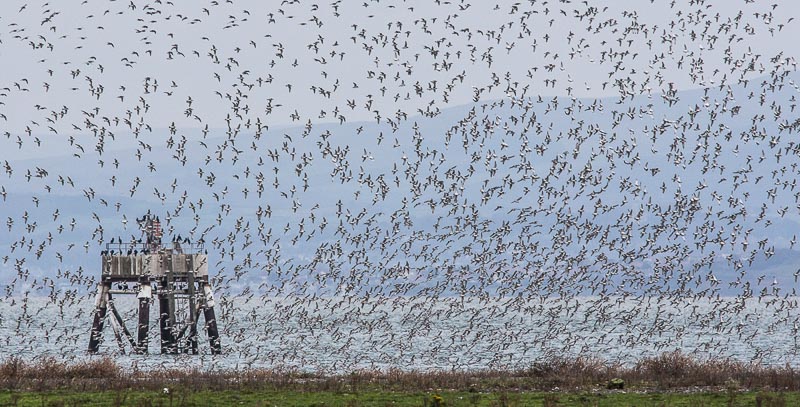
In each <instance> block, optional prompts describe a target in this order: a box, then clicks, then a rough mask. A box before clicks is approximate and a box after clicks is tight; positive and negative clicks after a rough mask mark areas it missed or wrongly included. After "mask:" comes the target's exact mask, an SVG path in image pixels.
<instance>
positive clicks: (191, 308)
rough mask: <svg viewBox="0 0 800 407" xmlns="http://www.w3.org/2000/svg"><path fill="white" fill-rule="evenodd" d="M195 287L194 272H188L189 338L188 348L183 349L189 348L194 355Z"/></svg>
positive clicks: (195, 350) (195, 325)
mask: <svg viewBox="0 0 800 407" xmlns="http://www.w3.org/2000/svg"><path fill="white" fill-rule="evenodd" d="M196 287H197V284H196V283H195V281H194V273H189V276H188V287H187V288H188V290H189V292H188V294H189V338H188V345H189V346H188V348H187V349H186V350H185V351H184V352H186V353H188V352H189V350H191V352H192V354H193V355H196V354H197V353H198V352H197V305H196V304H195V303H196V302H197V301H196V295H197V292H196V290H195V289H196Z"/></svg>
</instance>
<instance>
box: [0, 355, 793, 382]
mask: <svg viewBox="0 0 800 407" xmlns="http://www.w3.org/2000/svg"><path fill="white" fill-rule="evenodd" d="M615 378H618V379H622V380H624V381H625V387H626V388H639V389H654V390H661V391H671V390H678V389H681V390H686V389H692V388H693V389H696V390H703V389H705V390H708V389H712V390H725V389H729V388H731V386H735V387H736V388H737V389H741V390H774V391H780V390H784V391H798V390H800V371H798V370H797V369H794V368H792V367H790V366H788V365H787V366H781V367H774V366H763V365H759V364H755V363H744V362H739V361H735V360H731V359H709V360H700V359H697V358H694V357H691V356H689V355H686V354H683V353H680V352H669V353H663V354H661V355H658V356H656V357H650V358H643V359H641V360H639V361H638V362H636V363H635V364H633V365H622V364H619V363H612V362H607V361H604V360H602V359H600V358H592V357H575V358H550V359H548V360H545V361H542V362H539V363H535V364H533V365H531V366H530V367H528V368H526V369H520V370H474V371H403V370H399V369H389V370H384V371H377V370H357V371H353V372H351V373H349V374H335V375H330V374H324V373H308V372H303V371H300V370H297V369H288V368H275V369H240V370H224V369H222V370H214V371H204V370H199V369H157V370H148V371H143V370H130V369H125V368H123V367H121V366H120V365H118V364H117V363H116V362H115V361H114V360H113V359H111V358H107V357H106V358H92V359H88V360H86V361H80V362H66V361H62V360H57V359H55V358H50V357H44V358H37V359H35V360H33V361H26V360H23V359H20V358H17V357H10V358H8V359H6V360H4V361H2V362H0V388H2V389H16V390H35V391H45V390H56V389H72V390H84V391H90V390H120V389H134V390H159V389H162V388H164V387H170V388H175V389H186V390H191V391H199V390H275V391H347V392H351V391H365V390H385V391H431V390H439V389H444V390H462V391H476V392H477V391H512V392H513V391H551V390H554V389H556V388H558V389H559V390H561V391H581V390H586V389H592V388H594V389H597V388H604V387H605V385H606V384H607V383H608V381H609V380H611V379H615Z"/></svg>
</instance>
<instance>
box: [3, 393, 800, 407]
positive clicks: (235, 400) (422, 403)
mask: <svg viewBox="0 0 800 407" xmlns="http://www.w3.org/2000/svg"><path fill="white" fill-rule="evenodd" d="M436 395H439V396H440V397H438V398H437V397H436ZM0 405H2V406H38V407H40V406H173V407H178V406H264V407H266V406H287V407H289V406H326V407H328V406H331V407H332V406H353V407H356V406H358V407H361V406H364V407H366V406H380V407H384V406H395V407H402V406H419V407H445V406H447V407H460V406H464V407H467V406H498V407H499V406H509V407H510V406H598V407H604V406H609V407H612V406H614V407H616V406H637V407H647V406H653V407H661V406H665V407H666V406H687V407H690V406H691V407H700V406H761V407H783V406H797V405H800V392H787V393H764V392H744V393H739V392H720V393H693V394H681V393H620V392H614V393H603V394H590V393H575V394H572V393H544V392H520V393H516V392H508V393H506V392H503V393H500V392H493V393H471V392H454V391H444V392H390V391H369V392H362V393H342V392H302V391H233V390H225V391H213V392H212V391H196V392H190V391H181V390H179V389H172V390H171V391H170V394H169V395H165V394H163V393H162V392H157V391H141V390H137V391H132V390H131V391H94V392H71V391H54V392H26V391H21V392H16V391H14V392H12V391H3V392H2V393H0Z"/></svg>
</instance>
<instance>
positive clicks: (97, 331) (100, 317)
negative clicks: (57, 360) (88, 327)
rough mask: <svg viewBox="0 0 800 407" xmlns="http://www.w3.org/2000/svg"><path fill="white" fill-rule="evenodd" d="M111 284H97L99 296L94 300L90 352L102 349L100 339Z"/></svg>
mask: <svg viewBox="0 0 800 407" xmlns="http://www.w3.org/2000/svg"><path fill="white" fill-rule="evenodd" d="M110 289H111V285H110V284H108V283H106V282H102V283H100V284H98V286H97V297H95V300H94V321H93V322H92V332H91V334H90V336H89V353H97V351H98V350H99V349H100V339H101V338H102V336H103V323H104V321H105V319H106V310H107V309H108V302H107V301H108V291H109V290H110Z"/></svg>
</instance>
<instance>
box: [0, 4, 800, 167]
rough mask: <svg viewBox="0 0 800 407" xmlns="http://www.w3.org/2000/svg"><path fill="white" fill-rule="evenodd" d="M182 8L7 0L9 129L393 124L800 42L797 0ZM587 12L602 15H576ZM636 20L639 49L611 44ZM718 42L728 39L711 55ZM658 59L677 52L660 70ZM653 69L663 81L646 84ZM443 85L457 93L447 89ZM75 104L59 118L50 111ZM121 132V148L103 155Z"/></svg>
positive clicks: (704, 75)
mask: <svg viewBox="0 0 800 407" xmlns="http://www.w3.org/2000/svg"><path fill="white" fill-rule="evenodd" d="M175 3H178V4H172V2H166V1H155V2H153V1H133V2H131V1H110V2H108V1H96V0H88V1H83V2H77V1H75V2H71V3H70V6H69V7H65V5H64V4H63V3H61V2H58V3H56V2H52V1H51V2H44V1H29V0H12V1H3V2H2V4H0V72H3V75H2V77H0V82H1V83H0V88H4V90H3V91H2V93H1V94H0V102H2V105H0V113H2V114H3V115H4V116H5V117H4V118H2V117H0V129H2V131H3V133H5V132H8V133H10V134H12V135H14V136H17V135H22V136H26V135H27V132H28V131H29V132H30V133H31V134H34V135H35V134H38V135H40V140H41V137H48V138H51V139H52V138H56V137H58V138H65V137H69V136H70V135H72V136H75V137H79V136H80V134H82V133H84V132H85V131H86V126H85V125H84V124H85V123H84V120H85V119H86V118H87V117H86V115H85V114H84V113H82V111H85V112H87V113H97V115H96V118H94V119H93V121H98V120H101V121H102V117H106V118H108V121H107V122H105V123H100V124H102V125H104V127H106V128H107V129H108V130H109V131H112V132H114V133H116V134H121V133H124V132H126V131H130V130H131V128H132V126H127V125H125V123H124V120H123V119H124V118H125V117H126V115H129V114H130V113H127V112H131V113H133V112H135V110H136V107H137V106H139V107H140V109H141V111H143V110H144V106H145V105H147V107H148V109H147V113H146V115H144V114H142V113H140V114H139V115H138V117H139V120H141V121H142V123H146V124H147V125H149V126H150V127H151V128H165V127H168V126H170V125H171V124H172V123H175V125H176V126H177V127H178V128H180V129H189V128H203V127H204V126H209V127H210V128H212V129H214V128H224V127H226V126H227V122H226V121H225V117H226V115H227V114H228V113H229V112H230V111H231V107H232V106H233V105H235V104H238V105H239V106H240V107H242V109H244V108H245V106H247V111H246V112H245V111H244V110H242V111H240V114H241V116H242V120H238V118H233V119H234V120H233V121H234V123H239V122H240V123H246V121H247V119H250V120H251V122H252V123H254V122H255V121H256V119H260V121H261V123H262V124H263V125H268V126H272V127H275V126H280V125H290V124H292V123H294V124H304V123H306V122H307V121H308V120H312V121H313V122H314V123H320V122H338V116H337V115H335V114H334V113H333V112H334V110H337V108H338V112H339V114H342V115H344V116H345V117H346V119H347V121H351V122H352V121H360V120H370V121H371V120H376V118H375V116H376V114H375V111H379V112H380V114H381V115H382V116H383V117H391V115H392V114H395V113H398V111H400V112H404V113H407V114H409V115H414V114H417V109H424V108H425V107H426V106H433V107H438V108H444V107H447V106H455V105H461V104H465V103H469V102H471V101H472V100H473V98H474V97H476V93H475V89H477V88H484V91H483V92H482V93H480V94H479V95H477V98H479V99H481V100H490V99H499V98H502V97H504V89H505V88H506V85H505V81H506V77H508V78H509V80H510V82H512V83H514V82H515V83H517V84H518V85H519V86H517V88H518V89H522V88H523V87H525V86H527V87H528V90H527V95H528V96H532V95H546V96H547V95H559V96H566V95H568V94H571V95H574V96H579V97H596V96H615V95H618V94H619V92H618V90H617V89H616V88H615V87H614V86H613V81H614V80H616V79H618V78H620V77H630V78H633V79H634V80H636V82H637V86H645V87H647V88H652V92H653V93H655V94H660V92H661V91H662V89H664V88H665V87H666V84H667V83H670V82H671V83H673V84H674V86H675V87H676V88H677V89H686V88H695V87H702V84H703V83H704V84H710V83H711V81H712V80H716V81H719V80H720V79H721V78H722V77H723V75H726V74H728V75H730V72H728V71H729V70H728V64H727V63H725V62H724V61H723V58H724V56H725V52H724V51H725V49H726V48H727V47H728V44H729V42H728V41H729V40H730V38H729V37H730V35H731V34H734V33H735V34H736V35H739V34H741V33H742V32H747V33H750V34H747V35H746V36H744V37H742V38H741V39H740V38H738V37H737V38H734V39H733V41H732V42H731V43H730V44H731V45H730V53H731V55H733V56H737V57H738V56H741V55H744V54H746V53H748V52H750V53H753V54H760V55H762V57H761V61H762V62H763V63H767V62H768V58H770V57H773V56H775V55H776V54H778V53H781V52H783V56H784V57H790V56H793V54H792V47H791V45H792V44H793V41H794V40H795V39H796V38H800V28H798V23H797V21H791V22H788V20H789V19H790V17H792V16H794V15H796V14H797V12H798V11H800V4H798V2H795V1H776V2H774V5H773V2H769V4H767V3H765V2H746V1H706V2H702V3H701V4H700V5H698V4H697V3H700V2H697V3H696V2H688V1H677V2H668V1H655V2H646V1H635V2H634V1H626V2H622V1H617V2H588V3H586V2H577V1H573V2H565V1H549V2H546V1H533V2H517V3H511V2H483V1H480V2H477V1H476V2H464V1H462V2H457V1H454V2H431V1H366V2H355V1H354V2H350V1H346V2H335V3H330V2H320V3H315V2H312V1H296V2H286V1H284V2H281V3H278V2H277V1H275V2H262V1H222V0H220V1H210V2H209V1H203V2H189V3H181V2H175ZM587 4H588V5H587ZM593 10H594V11H597V13H596V14H594V15H593V17H592V19H591V20H590V18H589V17H580V15H582V14H588V15H591V14H593ZM697 13H700V15H701V17H702V18H697V15H698V14H697ZM739 13H741V14H742V16H741V19H739V20H738V28H735V27H733V26H735V25H736V24H737V22H736V20H735V19H736V17H737V15H738V14H739ZM633 16H635V18H634V17H633ZM704 21H712V22H713V24H711V25H710V26H708V27H706V26H705V25H704V23H703V22H704ZM523 22H524V23H525V24H524V25H523V24H522V23H523ZM673 22H674V24H673ZM726 22H730V24H732V27H731V28H732V29H731V31H730V34H729V33H726V32H724V30H723V29H724V26H725V24H726ZM770 27H771V29H770ZM775 27H778V28H777V29H775ZM587 28H591V31H589V30H587ZM624 30H628V37H629V38H631V39H632V40H633V41H632V42H631V43H630V44H628V43H627V42H625V41H623V42H616V41H614V40H613V38H618V37H619V33H620V32H623V31H624ZM704 31H705V33H704ZM710 36H717V37H718V39H717V40H716V42H714V43H715V44H716V46H714V47H713V48H712V47H711V46H710V45H709V44H710V42H711V41H709V37H710ZM666 39H669V40H670V42H671V44H672V45H671V46H668V45H667V44H668V43H667V42H665V40H666ZM393 44H396V45H393ZM395 47H396V48H397V49H395ZM626 51H627V52H629V54H628V56H626V57H625V58H624V62H623V63H622V64H621V65H620V67H621V68H622V70H621V71H619V72H617V73H616V74H614V77H613V78H611V77H610V75H609V72H613V71H614V65H615V63H616V62H617V61H618V60H619V59H614V57H613V56H611V55H612V54H613V53H619V52H626ZM670 52H672V54H671V55H670V54H669V53H670ZM662 53H663V54H667V58H666V59H667V60H669V61H668V63H667V64H665V65H664V66H660V65H661V62H658V63H655V64H654V63H653V57H654V56H658V55H661V54H662ZM446 54H447V55H446ZM487 55H491V57H492V59H493V60H492V63H491V66H489V63H488V61H487V59H486V56H487ZM633 55H636V56H635V57H634V56H633ZM682 57H685V58H684V61H683V63H684V65H682V68H680V69H678V68H677V65H674V64H676V63H677V62H676V61H678V60H680V59H681V58H682ZM695 58H697V59H700V60H702V63H701V64H700V65H701V66H702V67H703V70H702V71H701V72H700V71H696V73H697V74H698V76H697V77H696V78H695V80H693V79H692V78H691V76H690V74H691V72H692V70H691V69H687V66H688V65H689V64H690V63H691V61H692V59H695ZM670 61H671V62H670ZM670 63H672V64H673V65H672V66H671V65H670ZM444 64H450V65H449V66H445V65H444ZM551 64H552V65H551ZM548 67H549V68H551V69H552V71H548ZM766 69H767V70H766V71H765V72H767V73H768V72H769V70H770V68H769V67H767V68H766ZM716 70H719V71H718V72H715V71H716ZM656 71H657V72H658V75H659V76H660V77H661V78H663V82H662V84H661V85H659V83H656V81H655V80H652V79H651V81H650V82H648V83H646V84H645V78H648V77H649V78H653V77H654V74H655V72H656ZM765 74H766V73H765ZM259 78H260V81H261V82H260V84H259ZM395 78H397V79H398V80H395ZM550 79H555V80H556V82H555V84H553V83H552V82H548V81H549V80H550ZM270 81H271V82H270ZM434 81H435V85H434ZM496 82H500V85H499V86H493V87H492V88H491V89H489V86H490V85H492V84H493V83H496ZM604 82H606V84H605V85H606V86H605V88H604V86H603V84H604ZM156 83H157V87H155V86H154V85H155V84H156ZM448 83H453V87H452V89H450V90H448V91H447V95H446V96H445V95H444V94H443V90H444V89H445V87H446V86H447V84H448ZM145 84H149V86H148V87H145ZM415 84H418V86H419V87H421V88H422V89H423V92H422V94H421V95H417V94H416V92H415V88H414V85H415ZM248 86H249V88H248ZM101 87H102V93H100V94H99V96H98V92H99V91H97V89H100V88H101ZM290 87H291V89H290ZM432 87H435V88H436V91H431V90H432V89H433V88H432ZM312 88H313V89H316V90H317V91H316V93H315V91H314V90H312ZM568 88H571V90H569V91H568ZM92 89H94V90H92ZM334 89H335V91H334ZM321 91H326V92H328V91H330V92H333V93H332V95H331V97H327V96H324V95H321V93H322V92H321ZM243 95H246V96H243ZM370 95H371V97H370ZM407 95H408V96H407ZM237 97H238V102H237V100H236V99H237ZM189 98H191V100H192V103H191V108H192V111H191V113H190V114H188V115H187V114H186V113H187V111H186V109H187V107H188V106H189V105H188V102H187V100H188V99H189ZM370 99H371V100H372V103H371V104H370V105H369V108H367V107H366V105H367V103H369V100H370ZM445 99H446V100H445ZM348 103H352V104H354V105H355V106H356V107H355V108H354V109H351V108H350V107H348V105H347V104H348ZM270 105H271V106H272V110H271V113H267V109H268V107H269V106H270ZM65 106H66V107H67V109H68V112H67V113H66V114H65V115H64V116H63V117H60V118H59V120H53V121H52V122H50V121H48V120H47V119H48V117H53V114H54V113H55V114H58V113H60V112H62V110H63V108H64V107H65ZM93 109H99V110H97V111H96V112H93V111H92V110H93ZM293 115H295V116H294V117H293ZM134 116H135V115H134ZM114 118H119V119H120V121H117V122H115V121H113V120H114ZM132 121H134V122H135V121H136V119H134V120H132ZM132 125H135V123H132ZM51 127H52V128H51ZM28 129H30V130H28ZM0 140H2V141H0V143H2V144H0V148H4V149H6V148H8V147H17V144H16V140H15V137H11V138H6V137H2V139H0ZM125 143H126V142H125V141H124V140H121V139H120V140H114V141H113V142H111V141H109V144H110V145H109V146H108V148H112V149H113V148H114V147H115V146H122V145H124V144H125ZM30 144H31V143H28V146H24V148H22V149H18V148H16V149H15V150H16V152H15V154H13V155H10V153H7V154H9V155H7V156H6V157H3V158H25V157H30V156H37V155H42V154H53V153H58V152H59V151H60V148H56V147H52V146H54V145H57V144H53V143H44V144H47V145H44V146H43V147H42V146H38V148H30V149H29V148H28V147H29V146H30ZM54 148H56V150H53V149H54Z"/></svg>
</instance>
